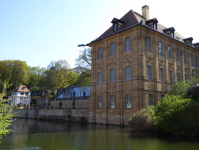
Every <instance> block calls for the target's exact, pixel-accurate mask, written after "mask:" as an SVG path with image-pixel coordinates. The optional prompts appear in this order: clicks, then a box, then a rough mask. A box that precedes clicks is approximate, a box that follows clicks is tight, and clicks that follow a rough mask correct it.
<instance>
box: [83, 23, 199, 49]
mask: <svg viewBox="0 0 199 150" xmlns="http://www.w3.org/2000/svg"><path fill="white" fill-rule="evenodd" d="M139 25H143V26H145V27H147V28H148V29H151V30H153V31H156V32H158V33H160V34H162V35H164V36H167V37H168V38H171V39H173V40H175V41H177V42H180V43H182V44H184V45H186V46H189V47H191V48H193V49H195V50H197V51H199V50H198V49H197V48H195V47H192V46H190V45H188V44H186V43H183V42H181V41H179V40H177V39H175V38H172V37H170V36H168V35H167V34H165V33H162V32H159V31H157V30H155V29H153V28H151V27H149V26H147V25H145V24H142V21H141V22H140V23H138V24H135V25H132V26H129V27H127V28H124V29H122V30H120V31H116V32H114V33H112V34H109V35H107V36H104V37H101V38H100V39H97V40H94V41H91V42H90V43H88V44H86V45H85V46H89V45H90V44H92V43H95V42H97V41H100V40H102V39H105V38H107V37H110V36H113V35H115V34H117V33H120V32H123V31H125V30H128V29H131V28H133V27H136V26H139Z"/></svg>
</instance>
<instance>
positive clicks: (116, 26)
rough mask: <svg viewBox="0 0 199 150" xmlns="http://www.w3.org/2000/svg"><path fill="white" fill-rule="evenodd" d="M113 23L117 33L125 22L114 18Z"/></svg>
mask: <svg viewBox="0 0 199 150" xmlns="http://www.w3.org/2000/svg"><path fill="white" fill-rule="evenodd" d="M111 23H112V24H113V32H115V31H118V30H119V29H120V27H121V26H122V25H123V24H124V21H121V20H119V19H117V18H114V19H113V20H112V21H111Z"/></svg>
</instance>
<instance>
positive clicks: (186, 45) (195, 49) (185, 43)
mask: <svg viewBox="0 0 199 150" xmlns="http://www.w3.org/2000/svg"><path fill="white" fill-rule="evenodd" d="M143 26H145V27H147V28H148V29H151V30H153V31H156V32H158V33H160V34H162V35H165V36H167V37H168V38H171V39H173V40H175V41H177V42H180V43H182V44H184V45H186V46H189V47H191V48H193V49H195V50H197V51H199V50H198V49H197V48H195V47H192V46H190V45H188V44H186V43H183V42H181V41H179V40H177V39H175V38H172V37H170V36H168V35H167V34H165V33H162V32H159V31H157V30H155V29H153V28H151V27H149V26H147V25H145V24H144V25H143Z"/></svg>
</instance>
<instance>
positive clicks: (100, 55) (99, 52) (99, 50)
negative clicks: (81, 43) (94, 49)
mask: <svg viewBox="0 0 199 150" xmlns="http://www.w3.org/2000/svg"><path fill="white" fill-rule="evenodd" d="M98 59H99V60H100V59H102V47H100V48H99V49H98Z"/></svg>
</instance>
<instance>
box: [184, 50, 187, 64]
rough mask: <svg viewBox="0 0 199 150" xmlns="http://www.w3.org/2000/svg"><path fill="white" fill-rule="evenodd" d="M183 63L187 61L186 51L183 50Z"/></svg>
mask: <svg viewBox="0 0 199 150" xmlns="http://www.w3.org/2000/svg"><path fill="white" fill-rule="evenodd" d="M184 63H187V57H186V52H184Z"/></svg>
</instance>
